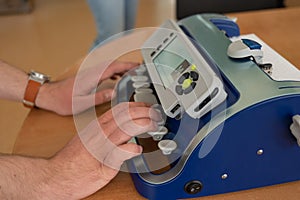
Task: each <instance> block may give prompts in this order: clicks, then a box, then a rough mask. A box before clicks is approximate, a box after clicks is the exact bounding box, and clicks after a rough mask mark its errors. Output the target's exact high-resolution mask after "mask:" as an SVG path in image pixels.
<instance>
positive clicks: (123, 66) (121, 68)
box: [101, 61, 139, 80]
mask: <svg viewBox="0 0 300 200" xmlns="http://www.w3.org/2000/svg"><path fill="white" fill-rule="evenodd" d="M138 65H139V63H134V62H120V61H115V62H113V63H111V64H110V65H109V67H108V68H107V69H106V70H105V71H104V73H103V75H102V77H101V80H105V79H108V78H110V77H112V76H113V75H114V74H119V73H124V72H126V71H128V70H130V69H133V68H135V67H137V66H138Z"/></svg>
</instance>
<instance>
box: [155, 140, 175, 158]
mask: <svg viewBox="0 0 300 200" xmlns="http://www.w3.org/2000/svg"><path fill="white" fill-rule="evenodd" d="M158 148H159V149H160V150H161V151H162V153H163V154H164V155H169V154H171V153H172V152H173V151H174V150H175V149H176V148H177V144H176V142H174V141H173V140H162V141H160V142H159V143H158Z"/></svg>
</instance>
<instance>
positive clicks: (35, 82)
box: [23, 71, 50, 108]
mask: <svg viewBox="0 0 300 200" xmlns="http://www.w3.org/2000/svg"><path fill="white" fill-rule="evenodd" d="M49 81H50V76H47V75H45V74H42V73H39V72H36V71H30V72H29V74H28V83H27V86H26V90H25V94H24V99H23V104H24V106H25V107H27V108H33V107H34V106H35V100H36V97H37V94H38V92H39V90H40V87H41V86H42V85H43V84H44V83H46V82H49Z"/></svg>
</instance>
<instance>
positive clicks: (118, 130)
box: [0, 60, 162, 200]
mask: <svg viewBox="0 0 300 200" xmlns="http://www.w3.org/2000/svg"><path fill="white" fill-rule="evenodd" d="M136 65H137V64H135V63H123V62H114V63H112V64H110V65H109V67H108V68H107V69H106V70H105V71H103V73H102V76H101V80H100V81H104V80H105V79H108V78H110V77H112V76H113V75H114V74H115V73H121V72H124V71H126V70H129V69H132V68H133V67H135V66H136ZM103 68H104V67H103V66H101V65H99V66H97V67H95V68H90V69H88V70H87V71H86V73H84V76H82V77H80V81H82V82H83V83H85V84H82V87H80V88H79V90H78V91H73V86H74V84H75V77H70V78H67V79H64V80H61V81H56V82H46V83H44V84H42V85H41V86H40V87H39V90H37V92H38V93H37V96H36V98H35V100H34V101H33V102H32V103H30V102H28V101H23V102H24V103H25V105H26V106H29V107H30V106H31V107H32V106H35V107H38V108H40V109H45V110H49V111H53V112H55V113H57V114H60V115H71V114H76V113H79V112H81V111H84V110H86V109H88V108H90V107H91V106H94V105H91V104H90V103H89V102H91V101H89V100H90V99H91V98H92V99H95V103H96V104H101V103H104V102H107V101H110V100H111V97H112V90H110V89H105V90H100V91H97V93H95V94H91V91H93V89H94V88H93V86H95V85H96V84H97V83H96V82H95V81H97V82H98V78H97V77H93V75H94V74H97V72H99V70H103ZM95 72H96V73H95ZM94 76H95V75H94ZM29 82H30V79H29V75H28V74H27V73H25V72H24V71H22V70H20V69H18V68H16V67H13V66H11V65H9V64H8V63H6V62H3V61H1V60H0V98H1V99H6V100H11V101H17V102H22V100H24V99H25V96H26V95H27V92H28V88H29V87H30V85H29ZM87 83H89V84H87ZM24 94H25V95H24ZM72 101H76V102H77V103H78V104H79V105H80V107H79V108H77V110H75V111H74V110H72ZM114 112H116V113H123V114H121V115H113V113H114ZM161 119H162V118H161V115H160V114H159V113H158V112H157V111H155V110H154V109H152V108H151V107H150V106H149V105H147V104H144V103H137V102H130V103H122V104H118V105H117V106H115V107H113V108H111V109H110V110H108V111H107V112H105V113H104V114H103V115H101V116H100V117H98V118H97V119H95V120H93V121H92V122H91V123H90V124H89V125H88V126H87V127H86V128H85V129H83V130H82V131H81V132H80V133H79V134H80V135H82V134H83V135H84V134H88V135H95V136H96V137H97V141H98V142H99V143H97V144H98V145H97V144H96V146H94V147H95V149H96V150H98V151H99V152H101V154H102V158H101V159H98V158H97V159H95V158H94V157H93V156H92V155H91V154H90V153H89V151H87V150H86V148H85V147H84V145H83V143H82V141H81V140H80V138H79V136H78V134H76V136H74V138H73V139H72V140H71V141H70V142H69V143H68V144H67V145H66V146H65V147H64V148H63V149H62V150H60V151H59V152H58V153H56V154H55V155H54V156H53V157H51V158H48V159H46V158H35V157H25V156H18V155H0V199H32V200H34V199H56V200H59V199H68V200H72V199H81V198H84V197H87V196H89V195H91V194H93V193H94V192H96V191H97V190H99V189H101V188H102V187H104V186H105V185H106V184H108V183H109V182H110V181H111V180H112V179H113V178H114V177H115V176H116V175H117V173H118V171H119V169H120V166H121V165H122V163H123V162H124V161H125V160H127V159H130V158H132V157H134V156H137V155H139V154H141V152H142V148H141V146H139V145H137V144H133V143H127V141H129V140H130V139H131V137H133V136H135V135H139V134H141V133H144V132H147V131H155V130H157V122H158V121H160V120H161ZM99 127H101V128H99ZM41 134H43V133H41ZM91 140H92V141H95V140H93V138H91ZM99 144H101V145H99Z"/></svg>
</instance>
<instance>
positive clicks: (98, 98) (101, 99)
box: [91, 89, 114, 106]
mask: <svg viewBox="0 0 300 200" xmlns="http://www.w3.org/2000/svg"><path fill="white" fill-rule="evenodd" d="M113 93H114V91H113V89H105V90H101V91H99V92H97V93H96V94H95V104H96V105H99V104H102V103H105V102H108V101H110V100H111V99H112V97H113ZM91 106H92V105H91Z"/></svg>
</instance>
